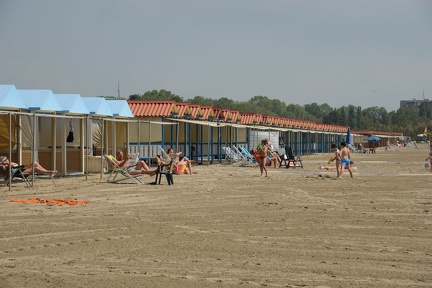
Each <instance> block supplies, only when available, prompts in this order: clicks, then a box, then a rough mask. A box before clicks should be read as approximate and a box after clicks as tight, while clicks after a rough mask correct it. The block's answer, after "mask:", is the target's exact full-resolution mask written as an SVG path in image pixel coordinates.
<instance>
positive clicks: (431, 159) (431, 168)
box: [425, 147, 432, 173]
mask: <svg viewBox="0 0 432 288" xmlns="http://www.w3.org/2000/svg"><path fill="white" fill-rule="evenodd" d="M427 160H429V173H432V147H431V148H430V152H429V157H427V158H426V159H425V161H427Z"/></svg>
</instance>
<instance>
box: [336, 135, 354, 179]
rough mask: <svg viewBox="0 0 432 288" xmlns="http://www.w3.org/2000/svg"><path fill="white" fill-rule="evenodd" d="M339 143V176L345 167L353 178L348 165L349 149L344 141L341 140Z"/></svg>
mask: <svg viewBox="0 0 432 288" xmlns="http://www.w3.org/2000/svg"><path fill="white" fill-rule="evenodd" d="M340 145H341V146H342V149H341V151H340V155H341V164H342V165H341V169H340V173H339V178H342V174H343V171H344V170H345V168H346V169H347V170H348V172H349V173H350V175H351V178H353V172H352V169H351V166H350V161H351V153H350V150H349V149H348V148H347V147H346V143H345V142H341V143H340Z"/></svg>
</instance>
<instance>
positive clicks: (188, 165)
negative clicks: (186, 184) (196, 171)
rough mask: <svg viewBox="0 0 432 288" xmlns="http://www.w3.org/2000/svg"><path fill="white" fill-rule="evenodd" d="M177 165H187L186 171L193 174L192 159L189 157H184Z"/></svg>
mask: <svg viewBox="0 0 432 288" xmlns="http://www.w3.org/2000/svg"><path fill="white" fill-rule="evenodd" d="M176 165H186V168H187V169H186V173H187V174H189V175H193V172H192V161H190V160H189V159H188V158H187V157H183V158H182V159H181V160H180V161H179V162H177V164H176ZM188 169H189V171H187V170H188Z"/></svg>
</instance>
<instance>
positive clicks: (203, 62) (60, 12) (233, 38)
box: [0, 0, 432, 111]
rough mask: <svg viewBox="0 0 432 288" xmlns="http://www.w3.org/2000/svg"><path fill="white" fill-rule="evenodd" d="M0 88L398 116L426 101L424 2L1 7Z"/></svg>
mask: <svg viewBox="0 0 432 288" xmlns="http://www.w3.org/2000/svg"><path fill="white" fill-rule="evenodd" d="M0 27H1V28H0V41H1V45H0V64H1V65H0V67H1V68H0V84H14V85H15V86H16V87H17V89H51V90H53V92H54V93H58V94H60V93H70V94H74V93H75V94H80V95H81V96H95V95H113V96H115V95H117V83H118V81H120V92H121V96H122V97H125V98H126V97H127V96H129V95H130V94H143V93H145V92H146V91H148V90H155V89H156V90H159V89H166V90H169V91H171V92H172V93H174V94H177V95H180V96H182V97H183V98H184V99H188V98H193V97H195V96H197V95H200V96H204V97H209V98H214V99H217V98H221V97H227V98H230V99H233V100H238V101H246V100H249V99H250V98H252V97H253V96H256V95H262V96H267V97H269V98H270V99H280V100H281V101H284V102H285V103H287V104H290V103H293V104H300V105H304V104H309V103H313V102H315V103H318V104H322V103H328V104H329V105H330V106H332V107H340V106H344V105H349V104H353V105H356V106H362V107H363V108H367V107H371V106H379V107H385V108H386V109H387V111H392V110H396V109H397V108H399V103H400V100H407V99H412V98H416V99H422V97H423V91H424V94H425V98H430V99H431V100H432V36H431V35H432V1H428V0H410V1H406V0H374V1H368V0H364V1H356V0H350V1H346V0H343V1H342V0H340V1H339V0H326V1H318V0H315V1H312V0H310V1H309V0H298V1H291V0H284V1H282V0H266V1H264V0H262V1H257V0H230V1H227V0H218V1H206V0H183V1H180V0H178V1H174V0H170V1H164V0H155V1H145V0H103V1H102V0H89V1H87V0H86V1H84V0H75V1H65V0H58V1H55V0H38V1H32V0H1V1H0Z"/></svg>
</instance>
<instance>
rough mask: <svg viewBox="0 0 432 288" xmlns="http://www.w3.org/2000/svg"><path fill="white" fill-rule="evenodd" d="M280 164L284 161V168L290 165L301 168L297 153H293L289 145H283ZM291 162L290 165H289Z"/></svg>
mask: <svg viewBox="0 0 432 288" xmlns="http://www.w3.org/2000/svg"><path fill="white" fill-rule="evenodd" d="M281 160H282V161H281V165H282V163H285V167H286V168H290V167H291V166H292V167H293V168H296V167H299V166H300V167H301V168H303V162H302V159H301V157H300V156H299V155H294V153H293V151H292V148H291V146H286V147H285V155H283V157H282V158H281ZM291 163H292V165H291Z"/></svg>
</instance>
